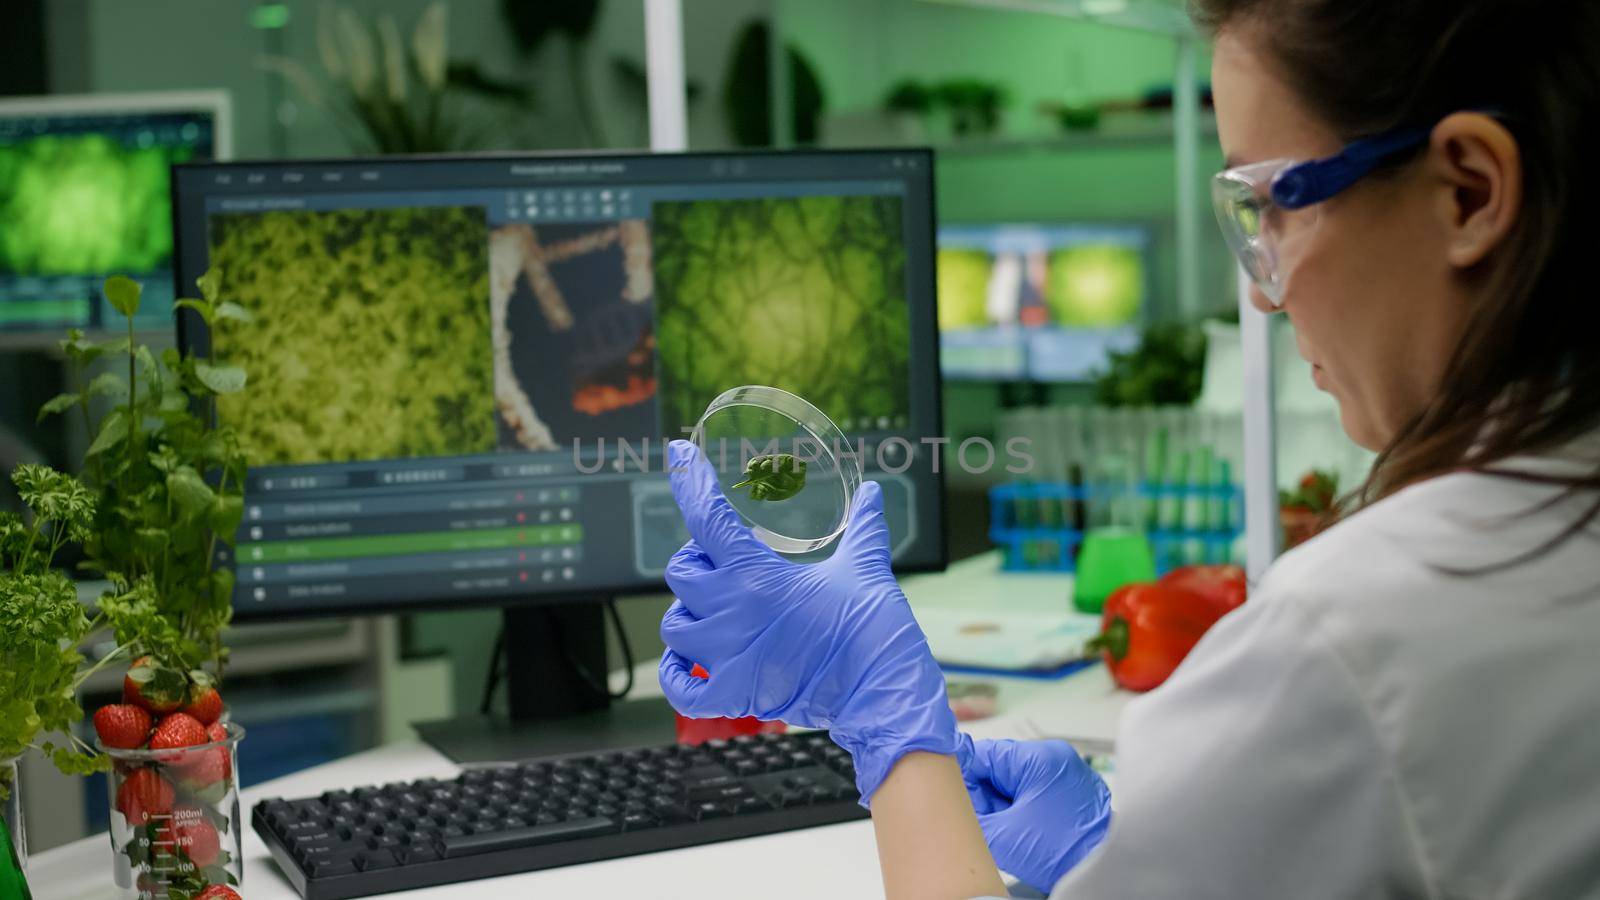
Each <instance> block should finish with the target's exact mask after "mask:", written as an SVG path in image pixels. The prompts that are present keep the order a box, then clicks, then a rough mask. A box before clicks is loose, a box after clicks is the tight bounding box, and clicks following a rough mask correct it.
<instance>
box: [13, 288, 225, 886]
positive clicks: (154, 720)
mask: <svg viewBox="0 0 1600 900" xmlns="http://www.w3.org/2000/svg"><path fill="white" fill-rule="evenodd" d="M198 284H199V287H200V292H201V297H200V299H183V300H179V301H178V302H177V306H178V307H179V308H182V309H188V310H192V311H193V312H194V313H195V314H197V315H198V316H199V317H200V318H201V319H202V320H204V322H205V323H206V325H207V326H208V327H209V328H210V329H211V330H212V333H213V335H216V334H218V333H221V332H222V331H224V330H225V329H226V328H227V327H228V323H230V322H238V321H246V320H248V319H249V315H248V313H246V312H245V310H244V309H243V308H242V307H240V306H239V305H237V304H234V303H230V302H227V301H224V300H222V299H221V289H222V288H221V277H220V275H219V274H218V273H216V272H215V271H212V272H207V273H206V274H205V275H204V276H202V277H201V278H200V279H199V282H198ZM140 294H141V289H140V286H139V285H138V283H136V282H134V281H132V280H131V279H128V278H124V277H121V276H113V277H111V278H109V279H107V281H106V283H105V296H106V299H107V300H108V301H109V302H110V304H111V306H112V307H113V308H115V309H116V310H117V312H118V313H120V314H121V315H122V316H124V317H125V318H126V320H127V323H128V333H127V336H126V337H121V338H117V339H115V340H111V341H103V342H90V341H87V340H85V338H84V336H83V334H82V333H80V332H77V331H73V332H70V333H69V334H68V336H67V339H66V340H64V341H62V342H61V347H62V350H63V351H64V352H65V354H66V356H67V359H68V361H69V364H70V366H71V368H72V370H73V384H74V388H75V389H74V390H73V391H72V392H70V393H66V394H62V395H60V396H58V397H55V398H53V399H51V400H50V401H49V402H48V403H46V404H45V406H44V408H43V409H42V410H41V412H40V415H41V417H42V416H45V415H51V414H62V413H74V412H75V414H77V415H81V416H82V417H83V421H84V425H85V427H86V428H87V429H88V432H89V434H90V435H91V440H90V443H89V447H88V450H87V451H86V452H85V458H84V464H83V473H82V479H83V482H84V484H85V485H86V486H87V487H86V494H87V496H88V497H89V499H90V501H91V502H90V503H89V509H90V513H89V515H90V516H91V518H89V520H88V521H87V522H86V523H83V524H81V525H80V526H79V527H78V529H77V536H78V537H79V538H80V539H81V540H82V543H83V545H84V549H85V552H86V555H87V557H88V562H87V563H86V565H87V566H88V567H90V568H92V569H95V570H98V571H99V572H101V573H102V574H104V575H105V577H106V578H107V579H109V580H110V581H111V583H112V585H113V589H112V590H111V591H109V592H107V593H106V594H105V595H104V596H102V597H101V598H100V601H99V614H98V615H99V621H100V622H103V624H104V626H105V627H107V628H109V629H110V630H111V632H112V634H113V635H114V637H115V640H116V643H117V647H118V651H119V654H120V653H126V654H127V655H129V656H132V657H133V658H134V664H133V666H132V668H130V669H129V670H128V672H127V674H126V675H125V677H124V679H123V698H122V700H123V702H122V703H118V704H110V705H107V706H104V707H102V708H101V709H99V710H98V711H96V713H95V716H94V726H95V732H96V735H97V737H98V739H99V740H98V743H99V748H98V749H99V750H100V751H102V752H103V754H104V755H105V757H107V758H108V762H109V768H111V770H112V776H111V779H110V789H111V809H112V823H111V825H112V843H113V848H114V850H115V852H116V854H117V855H116V857H115V860H114V861H115V872H116V876H117V881H118V884H119V885H120V886H121V887H124V888H130V887H134V886H136V884H137V883H138V882H139V880H140V879H144V880H145V881H146V882H150V881H152V880H153V881H154V882H155V885H156V886H159V887H160V888H161V889H162V890H164V891H165V892H166V894H167V896H172V897H185V896H197V895H198V894H200V893H201V892H203V891H204V890H205V888H206V887H208V886H210V885H213V884H237V883H238V880H239V876H240V875H241V874H242V870H241V868H240V865H239V852H238V842H239V827H238V826H239V813H238V796H237V791H236V783H237V779H236V778H235V774H234V747H235V745H236V744H237V743H238V741H239V739H240V738H241V737H242V736H243V730H242V729H240V728H238V727H237V726H234V725H230V724H227V723H226V722H224V721H222V719H223V704H222V698H221V694H220V693H219V692H218V687H219V686H220V683H221V678H222V673H223V668H224V666H225V663H226V660H227V648H226V647H225V646H224V645H223V641H222V631H223V628H224V627H225V626H226V625H227V624H228V620H229V618H230V617H231V614H232V597H233V585H234V577H233V572H232V570H231V569H228V568H226V567H219V566H217V565H216V560H217V556H218V550H219V549H220V548H221V547H222V546H224V545H226V546H231V545H232V544H233V542H234V535H235V533H236V532H237V530H238V528H239V523H240V520H241V519H242V517H243V512H244V481H245V474H246V463H245V455H244V451H243V449H242V447H241V446H240V441H239V438H238V436H237V435H236V434H235V433H234V432H233V430H232V429H229V428H226V427H221V426H219V425H217V424H216V423H215V422H214V420H213V417H212V415H211V413H212V406H213V404H214V402H215V400H216V398H217V397H218V396H220V395H223V394H231V393H235V392H238V391H241V390H243V389H244V386H245V381H246V378H245V373H244V372H243V371H242V370H240V369H238V368H235V367H231V366H225V365H217V364H214V363H212V362H211V361H208V360H202V359H197V358H195V357H193V356H192V355H185V354H180V353H179V352H178V351H177V350H173V349H168V350H165V351H163V352H162V353H161V354H160V356H159V357H158V356H157V354H156V353H155V352H153V351H152V350H151V349H150V348H149V347H147V346H144V345H142V344H139V343H138V342H137V341H136V339H135V333H134V330H133V317H134V316H135V315H136V314H137V313H138V310H139V303H140ZM105 361H112V362H113V366H112V367H111V368H110V369H109V370H107V371H102V372H101V373H100V374H98V375H96V376H94V377H93V378H92V379H91V378H89V377H88V372H89V370H90V366H91V364H95V363H100V362H105ZM122 363H125V364H126V368H125V369H124V368H123V366H122ZM97 398H107V399H109V400H110V401H111V408H110V409H109V410H108V411H106V412H105V413H104V415H102V416H99V418H98V421H96V417H95V414H94V404H93V403H92V401H93V400H95V399H97ZM98 765H101V766H105V765H107V763H98ZM230 842H231V843H230ZM225 845H227V847H231V852H229V849H225ZM152 848H156V849H152ZM157 857H167V858H157ZM143 887H144V888H149V889H152V890H153V887H152V886H151V885H150V884H146V885H144V886H143Z"/></svg>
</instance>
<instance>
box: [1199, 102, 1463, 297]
mask: <svg viewBox="0 0 1600 900" xmlns="http://www.w3.org/2000/svg"><path fill="white" fill-rule="evenodd" d="M1431 133H1432V129H1429V128H1405V129H1399V130H1396V131H1391V132H1388V133H1386V134H1381V135H1378V136H1377V137H1371V138H1364V139H1362V140H1359V141H1355V142H1352V143H1350V144H1348V145H1346V146H1345V148H1344V149H1343V150H1341V151H1340V152H1339V153H1338V154H1337V155H1334V156H1330V157H1327V158H1325V159H1315V160H1310V161H1298V160H1289V159H1274V160H1268V161H1266V162H1259V163H1252V164H1250V165H1247V166H1238V167H1236V168H1232V169H1226V170H1224V171H1221V172H1218V173H1217V174H1216V176H1214V177H1213V178H1212V179H1211V201H1212V204H1213V205H1214V206H1215V207H1216V211H1217V222H1218V224H1220V225H1221V226H1222V236H1223V238H1224V239H1226V240H1227V242H1228V247H1229V248H1230V249H1232V250H1233V253H1234V255H1235V256H1237V257H1239V262H1240V263H1241V264H1243V265H1244V270H1245V271H1246V272H1247V273H1249V275H1250V279H1251V280H1252V281H1254V282H1255V283H1256V286H1257V287H1259V288H1260V289H1261V292H1262V293H1263V294H1265V295H1266V296H1267V299H1269V300H1271V301H1272V305H1273V306H1282V305H1283V291H1284V282H1285V280H1286V279H1287V277H1288V272H1289V270H1290V269H1292V268H1293V263H1294V261H1295V258H1296V250H1297V248H1298V247H1299V246H1300V244H1302V243H1303V242H1304V241H1305V239H1306V238H1307V237H1308V236H1309V235H1310V234H1311V233H1312V232H1313V231H1314V230H1315V228H1316V224H1317V210H1316V209H1314V208H1313V207H1315V206H1316V205H1317V204H1319V203H1321V202H1323V201H1324V200H1328V199H1331V198H1333V197H1335V196H1338V195H1339V194H1340V193H1341V192H1343V191H1345V190H1346V189H1348V188H1349V187H1350V186H1351V185H1353V184H1355V183H1356V182H1358V181H1360V180H1361V179H1363V178H1365V177H1366V176H1367V175H1370V174H1371V173H1372V172H1373V171H1374V170H1375V169H1377V168H1378V167H1379V166H1381V165H1383V164H1384V163H1386V162H1389V161H1390V160H1392V159H1394V158H1396V157H1398V156H1400V155H1401V154H1404V153H1408V152H1410V151H1412V150H1415V149H1416V148H1417V147H1419V146H1421V145H1422V144H1423V143H1425V142H1426V141H1427V140H1428V136H1429V135H1430V134H1431ZM1291 213H1292V214H1293V215H1290V214H1291Z"/></svg>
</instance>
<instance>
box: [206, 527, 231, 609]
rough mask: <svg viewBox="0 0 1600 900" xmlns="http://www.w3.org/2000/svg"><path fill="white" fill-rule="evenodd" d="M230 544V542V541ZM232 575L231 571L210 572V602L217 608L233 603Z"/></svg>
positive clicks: (215, 570)
mask: <svg viewBox="0 0 1600 900" xmlns="http://www.w3.org/2000/svg"><path fill="white" fill-rule="evenodd" d="M230 543H231V541H230ZM234 583H235V581H234V574H233V570H232V569H214V570H212V572H211V602H212V603H215V604H216V605H217V606H219V607H227V606H229V605H231V604H232V603H233V586H234Z"/></svg>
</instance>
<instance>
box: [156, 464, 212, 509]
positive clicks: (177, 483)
mask: <svg viewBox="0 0 1600 900" xmlns="http://www.w3.org/2000/svg"><path fill="white" fill-rule="evenodd" d="M167 495H168V496H170V497H171V498H172V502H173V503H175V504H177V506H178V508H179V509H180V510H182V511H183V514H184V515H185V516H193V515H199V514H200V513H203V512H205V511H206V510H208V509H209V508H210V507H211V501H212V500H213V499H215V497H216V494H215V493H214V492H212V490H211V487H210V485H208V484H206V482H205V479H203V478H201V477H200V473H199V472H196V471H195V470H194V469H191V468H190V467H188V466H182V467H180V468H179V469H177V470H176V471H174V472H173V473H172V474H171V475H168V476H167Z"/></svg>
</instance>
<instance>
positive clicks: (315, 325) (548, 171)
mask: <svg viewBox="0 0 1600 900" xmlns="http://www.w3.org/2000/svg"><path fill="white" fill-rule="evenodd" d="M931 165H932V158H931V156H930V155H929V154H927V153H924V152H916V151H911V152H907V151H896V152H888V151H884V152H841V153H783V154H739V155H693V154H689V155H671V156H647V155H644V156H583V157H563V158H553V157H547V156H518V157H483V156H479V157H458V158H410V159H402V158H394V159H384V160H370V161H367V160H347V161H337V162H334V161H330V162H307V163H260V164H256V163H238V164H232V165H216V164H213V165H186V166H179V167H177V169H175V173H176V174H175V179H176V185H175V192H174V196H175V202H176V204H177V206H176V214H177V225H176V231H177V238H176V240H177V243H178V248H177V251H178V252H177V259H178V272H179V277H180V279H182V280H184V281H191V280H193V279H194V278H196V277H198V276H199V275H200V274H201V273H202V272H204V271H205V270H206V269H207V267H216V269H217V270H218V271H219V272H220V273H221V278H222V284H223V294H224V296H225V297H226V298H227V299H230V300H233V301H235V302H238V303H240V304H242V305H243V306H245V307H246V308H247V309H248V310H249V311H250V312H251V313H252V315H253V321H251V322H250V323H248V324H238V323H226V324H225V325H218V327H217V329H216V331H215V332H214V333H213V332H207V331H205V330H204V328H205V326H204V324H203V323H202V322H200V321H199V320H198V319H197V318H196V317H193V316H191V315H190V314H188V313H185V314H184V316H183V317H182V318H181V319H180V339H181V340H182V341H183V343H184V344H185V346H187V347H190V348H192V349H194V350H195V351H196V352H197V353H201V354H211V355H213V356H214V357H215V358H218V359H221V360H224V361H226V362H228V363H232V364H237V365H239V366H242V367H243V368H244V369H246V371H247V372H248V373H249V379H250V382H249V387H248V388H247V389H246V390H245V391H244V392H243V393H242V394H239V395H235V396H230V397H226V398H223V400H222V402H220V403H219V407H218V416H219V419H220V420H221V421H222V422H223V423H224V424H227V425H230V426H232V427H233V428H235V429H237V430H238V431H239V432H240V433H241V435H242V437H243V438H244V440H245V442H246V444H247V447H248V455H249V457H250V461H251V465H252V470H251V475H250V478H249V480H248V484H247V486H246V514H245V520H244V523H243V525H242V527H241V531H240V534H239V540H238V544H237V547H236V549H235V550H234V552H233V555H232V556H229V557H225V560H226V561H227V562H229V563H231V564H233V565H235V567H236V574H237V588H236V594H235V610H236V612H237V613H238V614H239V615H240V616H241V617H245V618H249V617H255V616H275V615H309V614H318V613H328V614H332V613H348V612H352V611H356V612H359V611H370V610H377V609H384V608H406V607H414V606H434V607H438V606H457V605H462V604H468V603H475V602H477V603H511V602H517V601H520V600H526V599H530V598H536V597H538V596H540V595H547V596H568V597H570V596H572V595H575V594H576V595H591V596H593V595H603V594H607V593H619V592H628V591H643V590H658V589H660V587H661V585H662V576H663V572H664V570H665V565H666V562H667V560H668V558H669V557H670V556H671V554H672V553H673V552H674V551H675V550H676V549H677V548H678V547H679V546H681V544H682V543H683V542H684V541H685V540H686V539H687V537H688V535H687V533H686V532H685V530H684V527H683V523H682V520H681V516H680V514H679V512H678V509H677V506H676V504H675V503H674V501H673V499H672V495H671V492H670V490H669V487H668V484H667V480H666V476H665V474H664V471H665V466H664V459H663V456H664V450H665V441H666V440H667V439H670V438H675V437H680V436H683V435H684V433H685V432H686V430H687V429H688V428H690V427H692V426H693V425H694V424H695V423H696V421H698V419H699V417H700V414H701V412H702V411H703V410H704V409H705V407H706V406H707V404H708V403H710V401H711V400H712V399H714V398H715V397H716V396H717V395H718V394H719V393H721V392H722V391H724V390H726V389H728V388H730V387H735V386H738V385H743V384H768V385H772V386H775V387H779V388H783V389H786V390H789V391H791V392H793V393H796V394H799V395H801V396H803V397H805V398H807V399H809V400H810V401H811V402H812V403H814V404H816V405H817V406H818V407H819V408H820V409H822V410H823V411H824V412H825V413H827V414H828V415H829V417H830V418H832V419H833V420H834V421H835V422H837V423H838V425H839V426H840V427H841V428H842V429H844V431H845V432H846V434H847V435H849V436H850V437H851V439H852V440H855V441H857V447H856V448H855V450H856V452H857V453H858V454H859V456H860V457H861V458H862V461H863V463H864V468H865V469H866V475H867V477H869V478H873V479H876V480H878V481H880V482H881V483H882V484H883V486H884V494H885V501H886V502H885V507H886V512H887V518H888V522H889V527H890V531H891V533H892V535H893V550H894V560H895V562H896V564H897V565H899V566H900V567H901V568H903V569H925V568H935V567H939V566H942V565H943V562H944V542H943V533H944V529H943V522H942V518H941V517H942V509H941V507H942V493H941V481H940V474H939V472H938V465H937V463H936V462H934V460H936V459H937V458H938V454H937V452H934V451H936V450H937V445H936V444H934V443H931V442H930V441H925V440H923V439H925V438H927V439H933V438H936V437H937V435H938V434H939V432H940V419H939V373H938V358H937V347H938V343H937V331H936V322H935V315H934V297H933V292H934V286H933V255H934V248H933V230H932V225H931V222H932V206H933V198H932V184H931V172H930V171H929V170H930V167H931ZM895 438H898V439H900V440H892V439H895ZM886 447H887V448H889V452H888V454H887V456H885V454H884V453H882V452H880V450H881V449H883V448H886ZM908 448H909V449H908ZM846 449H849V448H846Z"/></svg>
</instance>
